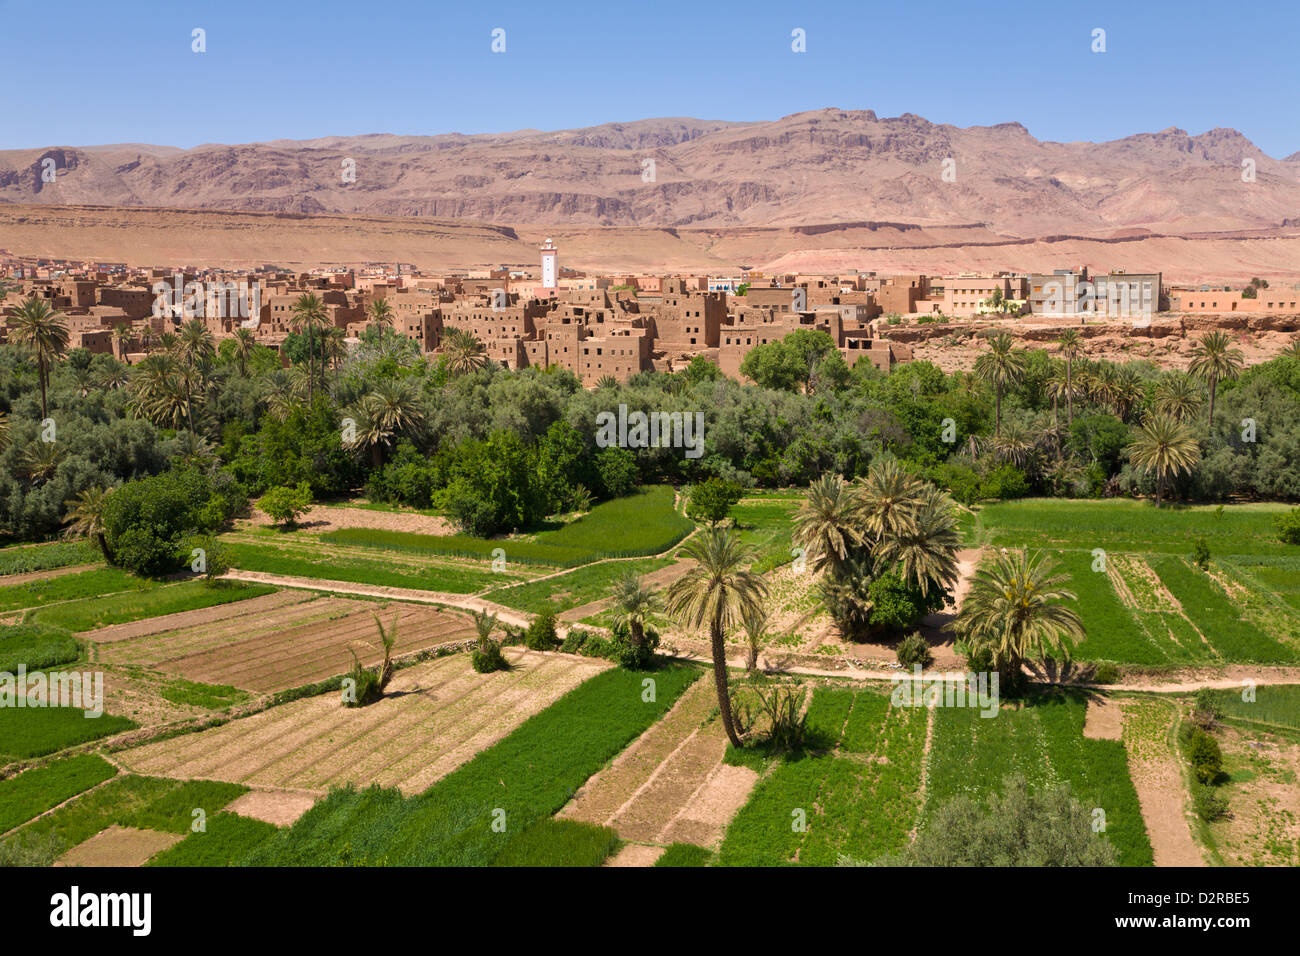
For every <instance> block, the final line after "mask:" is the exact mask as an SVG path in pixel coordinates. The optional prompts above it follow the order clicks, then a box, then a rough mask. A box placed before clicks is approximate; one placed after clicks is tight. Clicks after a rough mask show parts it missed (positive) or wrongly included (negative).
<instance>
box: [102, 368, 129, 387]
mask: <svg viewBox="0 0 1300 956" xmlns="http://www.w3.org/2000/svg"><path fill="white" fill-rule="evenodd" d="M130 382H131V373H130V372H129V371H128V370H127V366H125V365H123V364H122V363H121V362H110V363H108V364H107V365H105V366H104V371H103V374H101V375H100V376H99V387H100V388H104V389H108V390H109V391H113V392H116V391H118V390H119V389H123V388H126V386H127V385H129V384H130Z"/></svg>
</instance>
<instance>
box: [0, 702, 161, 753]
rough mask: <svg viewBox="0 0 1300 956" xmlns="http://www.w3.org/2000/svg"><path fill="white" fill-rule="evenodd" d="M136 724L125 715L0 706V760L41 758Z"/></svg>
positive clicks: (69, 709) (63, 708)
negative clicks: (87, 714)
mask: <svg viewBox="0 0 1300 956" xmlns="http://www.w3.org/2000/svg"><path fill="white" fill-rule="evenodd" d="M137 726H139V725H138V724H136V722H135V721H133V720H127V719H126V718H125V717H113V716H111V715H110V714H103V715H101V716H99V717H87V716H86V715H85V713H84V712H83V711H80V710H74V709H72V708H70V707H21V708H19V707H0V762H3V763H8V762H10V761H13V760H22V759H25V758H27V757H43V756H45V755H46V754H52V753H55V752H56V751H59V750H63V749H64V748H66V747H71V746H73V745H74V744H80V743H85V742H86V741H88V740H97V739H99V738H100V737H107V736H110V735H111V734H117V733H121V732H122V731H124V730H134V729H135V728H136V727H137Z"/></svg>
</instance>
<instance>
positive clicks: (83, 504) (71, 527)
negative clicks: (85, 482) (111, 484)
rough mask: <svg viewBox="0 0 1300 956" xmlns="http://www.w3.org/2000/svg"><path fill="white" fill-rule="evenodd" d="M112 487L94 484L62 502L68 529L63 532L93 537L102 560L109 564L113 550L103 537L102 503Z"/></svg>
mask: <svg viewBox="0 0 1300 956" xmlns="http://www.w3.org/2000/svg"><path fill="white" fill-rule="evenodd" d="M112 490H113V489H112V488H101V487H99V486H98V485H95V486H94V487H92V488H87V489H86V490H84V491H83V492H81V494H79V495H77V496H76V497H75V498H69V499H68V500H67V501H65V502H63V505H64V507H66V508H67V509H68V510H67V514H66V515H65V517H64V520H65V521H67V522H68V530H67V531H66V532H65V533H66V534H67V536H68V537H70V538H94V539H95V543H96V544H98V545H99V550H100V552H101V553H102V554H103V555H104V560H105V561H107V562H108V563H109V564H112V563H113V552H112V551H111V550H110V549H109V546H108V540H107V539H106V538H105V537H104V505H105V503H106V502H107V501H108V496H109V494H111V493H112Z"/></svg>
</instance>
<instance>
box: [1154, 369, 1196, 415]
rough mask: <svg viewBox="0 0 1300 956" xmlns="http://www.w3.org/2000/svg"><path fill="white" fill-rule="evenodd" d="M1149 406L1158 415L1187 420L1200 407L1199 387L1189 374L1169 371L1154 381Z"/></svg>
mask: <svg viewBox="0 0 1300 956" xmlns="http://www.w3.org/2000/svg"><path fill="white" fill-rule="evenodd" d="M1151 407H1152V408H1153V409H1154V410H1155V412H1156V413H1157V414H1159V415H1168V416H1169V417H1170V418H1173V419H1176V420H1178V421H1180V422H1185V421H1188V420H1190V419H1191V418H1192V417H1193V416H1195V415H1196V413H1197V412H1198V411H1199V410H1200V408H1201V388H1200V386H1199V385H1198V384H1197V383H1196V379H1194V378H1192V377H1191V376H1190V375H1187V374H1186V373H1184V372H1171V373H1169V374H1168V375H1166V376H1164V377H1163V378H1161V379H1160V381H1159V382H1157V383H1156V391H1155V395H1154V397H1153V398H1152V402H1151Z"/></svg>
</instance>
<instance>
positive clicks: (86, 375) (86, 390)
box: [72, 368, 95, 398]
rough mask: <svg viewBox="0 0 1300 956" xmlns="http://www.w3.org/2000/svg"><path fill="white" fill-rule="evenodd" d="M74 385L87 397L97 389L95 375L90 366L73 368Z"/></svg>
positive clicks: (78, 392)
mask: <svg viewBox="0 0 1300 956" xmlns="http://www.w3.org/2000/svg"><path fill="white" fill-rule="evenodd" d="M72 387H73V388H74V389H76V392H77V394H78V395H80V396H81V397H82V398H85V397H86V396H87V395H89V394H90V393H91V392H92V391H94V389H95V376H94V374H93V373H92V372H91V371H90V369H88V368H74V369H72Z"/></svg>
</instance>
